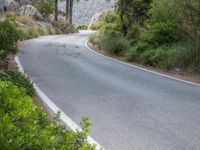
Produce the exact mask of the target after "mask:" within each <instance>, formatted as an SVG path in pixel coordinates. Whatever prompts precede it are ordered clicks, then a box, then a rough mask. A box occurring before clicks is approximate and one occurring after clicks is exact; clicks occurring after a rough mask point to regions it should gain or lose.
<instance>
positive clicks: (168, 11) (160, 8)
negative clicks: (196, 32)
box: [149, 0, 180, 23]
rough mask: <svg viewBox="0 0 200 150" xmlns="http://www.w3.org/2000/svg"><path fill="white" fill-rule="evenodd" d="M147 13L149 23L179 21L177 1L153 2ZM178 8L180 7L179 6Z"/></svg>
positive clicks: (154, 0) (155, 0)
mask: <svg viewBox="0 0 200 150" xmlns="http://www.w3.org/2000/svg"><path fill="white" fill-rule="evenodd" d="M151 6H152V7H151V9H150V11H149V13H150V14H151V20H150V21H151V23H161V22H171V21H173V22H176V23H178V21H179V20H180V18H179V14H180V12H179V10H178V9H177V7H178V6H177V1H175V0H153V1H152V4H151ZM179 7H180V6H179Z"/></svg>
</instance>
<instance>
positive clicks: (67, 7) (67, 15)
mask: <svg viewBox="0 0 200 150" xmlns="http://www.w3.org/2000/svg"><path fill="white" fill-rule="evenodd" d="M69 4H70V1H69V0H66V19H67V20H69V14H70V12H69V7H70V5H69Z"/></svg>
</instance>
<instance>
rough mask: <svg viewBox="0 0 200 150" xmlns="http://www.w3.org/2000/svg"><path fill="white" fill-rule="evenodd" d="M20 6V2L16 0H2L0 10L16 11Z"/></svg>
mask: <svg viewBox="0 0 200 150" xmlns="http://www.w3.org/2000/svg"><path fill="white" fill-rule="evenodd" d="M18 8H19V3H18V2H16V1H15V0H1V1H0V11H4V12H5V11H14V10H17V9H18Z"/></svg>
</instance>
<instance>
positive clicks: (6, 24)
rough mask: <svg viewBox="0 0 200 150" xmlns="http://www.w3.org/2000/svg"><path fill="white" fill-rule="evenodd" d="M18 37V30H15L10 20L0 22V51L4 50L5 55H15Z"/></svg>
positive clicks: (19, 33) (19, 34)
mask: <svg viewBox="0 0 200 150" xmlns="http://www.w3.org/2000/svg"><path fill="white" fill-rule="evenodd" d="M20 36H21V32H20V30H18V29H16V28H15V24H14V23H13V22H12V21H11V20H9V19H5V20H4V21H0V43H1V44H0V49H3V50H5V52H6V53H16V52H17V51H18V50H17V45H16V44H17V41H18V40H19V39H20Z"/></svg>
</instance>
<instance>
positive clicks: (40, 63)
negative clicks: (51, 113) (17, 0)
mask: <svg viewBox="0 0 200 150" xmlns="http://www.w3.org/2000/svg"><path fill="white" fill-rule="evenodd" d="M88 34H89V33H88V32H81V33H77V34H70V35H60V36H46V37H41V38H38V39H33V40H28V41H26V42H24V44H23V45H22V47H21V51H20V53H19V55H18V56H19V60H20V62H21V64H22V66H23V68H24V70H25V72H26V73H27V74H28V75H29V76H30V77H31V78H32V80H33V81H34V82H35V83H36V84H37V85H38V86H39V88H40V89H41V90H42V91H43V92H44V93H45V94H46V95H47V96H48V97H49V98H50V99H51V100H52V101H53V102H54V103H55V104H56V105H57V106H58V107H60V108H61V109H62V110H63V111H64V112H65V113H66V114H67V115H68V116H69V117H70V118H71V119H72V120H73V121H75V122H76V123H77V124H78V123H79V121H80V120H81V118H82V116H83V115H89V117H90V118H91V120H92V122H93V126H92V129H91V134H90V135H91V137H93V138H94V139H95V140H96V141H97V142H98V143H100V144H101V145H103V147H105V149H108V150H199V149H200V87H198V86H195V85H191V84H187V83H184V82H180V81H176V80H173V79H169V78H166V77H162V76H159V75H156V74H153V73H150V72H147V71H144V70H140V69H137V68H134V67H131V66H128V65H124V64H121V63H118V62H115V61H112V60H110V59H107V58H105V57H102V56H100V55H97V54H95V53H93V52H91V51H89V50H88V49H87V48H86V47H85V44H84V43H85V40H86V39H87V37H88Z"/></svg>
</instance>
